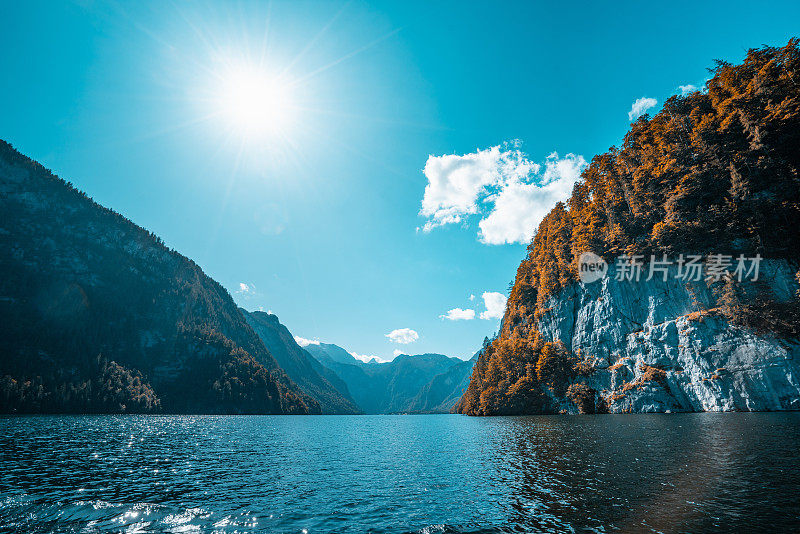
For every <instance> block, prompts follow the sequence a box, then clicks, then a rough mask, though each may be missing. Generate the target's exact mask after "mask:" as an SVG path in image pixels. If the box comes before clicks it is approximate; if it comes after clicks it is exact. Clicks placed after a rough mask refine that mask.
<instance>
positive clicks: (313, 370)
mask: <svg viewBox="0 0 800 534" xmlns="http://www.w3.org/2000/svg"><path fill="white" fill-rule="evenodd" d="M241 312H242V314H243V315H244V317H245V319H246V320H247V323H248V324H249V325H250V326H251V327H252V328H253V330H254V331H255V333H256V334H258V337H260V338H261V340H262V341H263V342H264V345H266V347H267V349H269V352H270V353H271V354H272V356H273V357H274V358H275V359H276V360H277V361H278V365H280V366H281V369H283V370H284V371H286V374H288V375H289V378H291V379H292V380H294V382H295V383H296V384H297V385H298V386H300V389H302V390H303V391H304V392H305V393H307V394H308V395H310V396H312V397H314V398H315V399H316V400H317V401H318V402H319V403H320V406H321V407H322V413H324V414H357V413H361V410H360V409H359V408H358V406H357V405H356V403H355V401H353V399H352V398H351V397H350V393H349V391H348V388H347V384H345V383H344V381H343V380H342V379H341V378H339V376H338V375H336V373H334V372H333V371H332V370H330V369H329V368H328V367H325V366H324V365H322V364H321V363H320V362H319V361H317V359H315V358H314V357H312V356H311V354H309V353H308V352H306V351H305V350H304V349H303V348H302V347H300V345H298V344H297V342H296V341H295V340H294V336H292V334H291V333H290V332H289V330H288V329H287V328H286V327H285V326H283V325H282V324H281V323H280V321H279V320H278V317H277V316H276V315H273V314H270V313H266V312H262V311H254V312H248V311H246V310H244V309H242V310H241ZM348 356H350V355H349V354H348Z"/></svg>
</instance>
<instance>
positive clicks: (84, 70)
mask: <svg viewBox="0 0 800 534" xmlns="http://www.w3.org/2000/svg"><path fill="white" fill-rule="evenodd" d="M797 20H800V4H797V3H793V2H786V3H771V4H768V5H760V6H759V7H758V8H754V7H753V4H752V3H745V2H720V3H708V4H706V3H700V2H691V3H690V2H673V3H670V4H669V5H666V4H657V3H646V4H645V3H628V4H619V5H617V6H615V7H610V6H608V5H605V4H600V3H594V2H592V3H585V4H569V3H563V2H562V3H546V4H545V3H533V2H524V3H523V2H520V3H513V2H509V3H496V2H437V3H429V2H385V3H384V2H381V3H364V2H349V3H339V2H272V3H266V2H242V3H236V2H225V3H213V2H192V3H181V2H178V3H167V2H149V3H148V2H141V3H134V2H120V3H102V2H91V1H81V2H75V3H57V2H51V1H46V2H37V1H31V2H15V3H12V2H4V3H2V4H0V45H2V48H3V50H4V54H3V55H2V56H0V72H2V76H1V77H0V96H2V99H0V137H2V138H3V139H5V140H7V141H9V142H11V143H12V144H13V145H14V146H15V147H17V148H18V149H19V150H21V151H22V152H23V153H25V154H27V155H29V156H31V157H33V158H34V159H37V160H39V161H40V162H42V163H43V164H44V165H45V166H47V167H49V168H51V169H52V170H53V171H54V172H56V173H57V174H59V175H60V176H62V177H63V178H65V179H67V180H69V181H72V182H73V183H74V184H75V185H76V186H77V187H79V188H81V189H83V190H85V191H87V192H88V193H89V194H90V195H91V196H92V197H93V198H94V199H95V200H97V201H98V202H100V203H102V204H104V205H106V206H109V207H112V208H114V209H115V210H117V211H119V212H121V213H122V214H123V215H125V216H127V217H129V218H130V219H132V220H133V221H134V222H136V223H137V224H139V225H141V226H144V227H145V228H147V229H149V230H151V231H153V232H155V233H157V234H158V235H160V236H161V237H162V238H163V239H164V240H165V242H166V243H167V245H169V246H171V247H174V248H175V249H177V250H179V251H180V252H181V253H183V254H185V255H186V256H188V257H190V258H192V259H194V260H195V261H197V263H198V264H199V265H200V266H201V267H202V268H203V269H204V270H205V271H206V272H207V273H208V274H209V275H210V276H212V277H213V278H215V279H216V280H218V281H219V282H220V283H222V284H223V285H224V286H225V287H226V288H228V290H229V291H230V292H231V294H232V295H233V296H234V298H235V299H236V300H237V302H238V303H239V304H240V305H241V306H243V307H245V308H248V309H258V308H263V309H265V310H271V311H273V312H274V313H276V314H277V315H278V316H279V317H280V319H281V321H282V322H283V323H284V324H286V325H287V326H288V327H289V329H290V330H291V331H292V332H293V333H294V334H295V335H298V336H302V337H304V338H308V339H319V340H322V341H326V342H331V343H336V344H339V345H342V346H344V347H346V348H348V349H349V350H351V351H355V352H357V353H358V354H360V355H375V356H378V357H379V358H382V359H391V358H392V357H393V355H394V353H395V352H396V351H401V352H405V353H410V354H418V353H423V352H441V353H444V354H448V355H452V356H458V357H462V358H468V357H470V356H471V355H472V354H473V353H474V352H475V351H476V350H477V349H478V348H479V346H480V344H481V341H482V340H483V338H484V336H491V335H492V334H493V333H494V332H495V331H496V330H497V328H498V325H499V320H498V319H497V317H496V316H497V315H498V314H499V312H498V311H497V310H498V309H500V308H501V307H502V297H500V296H498V295H497V293H500V294H505V293H506V291H507V287H508V284H509V282H511V281H512V279H513V277H514V274H515V271H516V268H517V266H518V264H519V261H520V260H521V259H522V258H523V257H524V255H525V245H524V244H523V243H524V241H525V240H526V239H528V238H529V237H530V235H532V232H533V226H535V222H536V221H537V220H538V218H540V217H541V214H542V213H545V212H546V211H547V210H548V209H549V208H550V207H551V206H552V204H553V203H554V202H555V201H556V200H557V199H558V197H559V196H564V195H566V193H567V192H568V190H569V187H570V186H571V183H572V181H573V180H574V179H575V176H576V175H577V173H578V172H579V171H580V168H581V166H582V165H583V162H585V161H590V160H591V157H592V156H593V155H595V154H597V153H600V152H603V151H605V150H607V149H608V148H609V147H610V146H612V145H615V144H619V142H620V141H621V139H622V136H623V135H624V133H625V131H626V130H627V128H628V125H629V117H633V116H634V115H635V114H636V113H637V112H640V111H644V110H647V109H649V110H650V111H651V112H652V111H657V110H658V108H659V106H660V105H661V103H662V102H663V101H664V100H665V99H666V98H667V97H669V95H671V94H674V93H676V92H680V91H681V89H680V86H686V85H693V86H696V87H700V86H702V84H703V81H704V79H705V78H706V77H707V71H706V69H707V67H710V66H711V65H712V60H713V59H715V58H719V59H726V60H729V61H740V60H741V59H742V58H743V56H744V53H745V51H746V49H747V48H749V47H754V46H759V45H761V44H771V45H781V44H785V43H786V42H787V41H788V40H789V38H790V37H791V36H792V32H797V25H796V21H797ZM241 72H245V73H246V76H247V75H252V74H253V73H258V76H262V75H263V77H264V78H265V79H267V78H268V79H269V80H271V81H269V82H267V83H269V84H271V85H269V87H270V88H273V86H274V88H276V90H275V92H272V89H270V92H269V95H270V98H269V100H270V101H269V102H267V103H266V104H267V105H268V109H266V110H263V109H260V110H259V112H263V113H267V115H265V116H270V117H272V118H273V119H274V120H272V119H271V120H270V125H271V126H270V127H269V128H268V131H262V130H261V129H259V128H258V125H259V124H260V123H258V122H257V121H256V122H254V118H257V117H260V116H261V115H258V114H257V113H255V110H254V113H249V109H241V108H236V109H232V108H231V105H230V104H231V98H232V97H231V94H230V91H231V89H230V86H231V83H235V82H236V81H238V80H239V79H240V78H239V77H238V76H239V75H240V73H241ZM248 73H249V74H248ZM259 79H260V80H261V79H262V78H259ZM653 100H655V104H654V105H653ZM637 101H638V104H635V103H636V102H637ZM236 102H239V100H236ZM263 104H264V102H260V103H259V105H263ZM284 108H285V109H284ZM286 109H289V110H290V111H288V112H287V111H286ZM270 113H272V115H269V114H270ZM278 113H279V114H280V120H278V119H277V118H276V117H278V115H277V114H278ZM631 113H633V115H631ZM248 121H249V122H248ZM254 124H255V126H254ZM276 125H277V126H276ZM426 187H427V189H426ZM484 294H486V298H485V299H484ZM471 296H472V297H473V298H472V300H470V297H471ZM443 316H444V317H443ZM481 316H483V317H484V318H481ZM454 318H460V320H451V319H454ZM411 331H413V333H412V332H411ZM392 332H394V334H393V335H392ZM408 341H410V342H408ZM400 342H408V343H400Z"/></svg>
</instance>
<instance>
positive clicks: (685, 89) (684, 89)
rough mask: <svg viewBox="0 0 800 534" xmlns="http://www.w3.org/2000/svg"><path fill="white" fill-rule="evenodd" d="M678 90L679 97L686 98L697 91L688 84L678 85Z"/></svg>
mask: <svg viewBox="0 0 800 534" xmlns="http://www.w3.org/2000/svg"><path fill="white" fill-rule="evenodd" d="M678 89H680V91H681V96H686V95H688V94H689V93H692V92H694V91H697V87H695V86H694V85H692V84H690V83H689V84H686V85H679V86H678Z"/></svg>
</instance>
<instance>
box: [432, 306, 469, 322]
mask: <svg viewBox="0 0 800 534" xmlns="http://www.w3.org/2000/svg"><path fill="white" fill-rule="evenodd" d="M439 318H440V319H447V320H448V321H471V320H472V319H474V318H475V310H472V309H469V308H467V309H466V310H463V309H461V308H453V309H452V310H449V311H448V312H447V313H445V314H444V315H440V316H439Z"/></svg>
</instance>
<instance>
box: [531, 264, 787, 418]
mask: <svg viewBox="0 0 800 534" xmlns="http://www.w3.org/2000/svg"><path fill="white" fill-rule="evenodd" d="M796 270H797V267H796V266H794V265H791V264H790V263H789V262H787V261H785V260H774V261H766V262H762V265H761V273H760V277H759V278H760V280H761V281H762V282H763V285H765V286H766V287H768V288H769V289H770V291H771V292H772V293H773V295H774V296H775V298H776V299H777V300H779V301H784V302H785V301H789V300H791V299H793V298H794V296H795V292H796V291H797V289H798V288H797V282H796V280H795V272H796ZM676 274H677V273H676V272H675V270H672V271H670V273H669V276H668V277H667V280H666V281H663V279H661V278H654V279H652V280H650V281H640V282H635V281H628V280H626V281H619V280H617V279H616V276H615V271H614V268H613V266H612V267H611V271H610V272H609V276H608V277H607V278H604V279H602V280H599V281H597V282H594V283H591V284H583V283H575V284H573V285H571V286H569V287H567V288H566V289H564V290H562V291H561V292H560V293H558V294H557V295H555V296H553V297H551V298H550V299H549V301H548V306H547V309H548V311H547V312H545V313H544V314H543V315H542V317H541V318H540V319H539V321H538V330H539V332H541V334H542V336H543V337H544V338H545V339H546V340H547V341H550V342H560V343H561V344H563V346H564V347H565V348H566V349H567V350H568V351H569V352H571V353H572V354H573V355H574V357H575V364H576V366H577V367H578V368H579V369H580V373H579V374H578V373H576V375H577V376H576V377H575V378H573V379H571V380H570V382H571V383H572V384H580V385H583V386H585V388H573V391H572V392H571V393H572V395H565V396H563V397H559V396H556V395H553V396H552V401H553V406H554V411H564V412H569V413H576V412H578V411H581V410H583V411H597V410H607V411H610V412H665V411H734V410H736V411H764V410H797V409H800V344H798V342H797V340H796V339H782V338H780V337H776V336H773V335H759V334H757V333H755V332H753V331H751V330H749V329H747V328H744V327H741V326H736V325H733V324H731V323H730V322H729V321H728V320H727V319H726V318H725V317H724V316H722V315H721V314H720V313H719V311H718V309H717V296H716V294H715V292H714V288H715V286H714V284H707V283H706V282H703V281H700V282H688V283H687V282H682V281H680V280H678V279H676ZM580 375H583V376H580ZM581 395H582V398H578V397H580V396H581ZM587 395H588V397H587ZM570 397H573V399H570ZM589 397H590V398H589ZM576 398H578V400H579V402H577V403H576V402H575V399H576ZM581 403H583V405H581Z"/></svg>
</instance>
